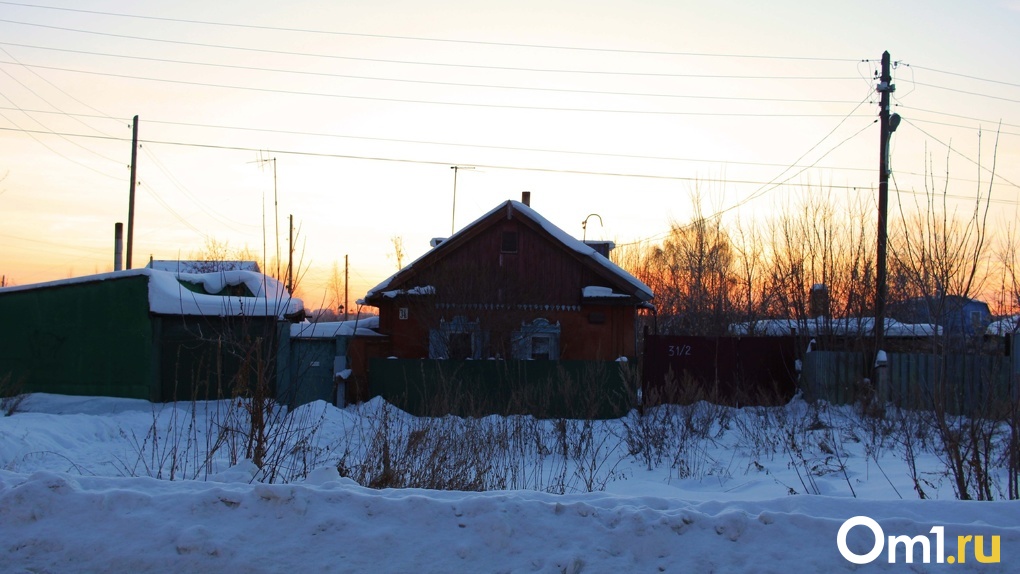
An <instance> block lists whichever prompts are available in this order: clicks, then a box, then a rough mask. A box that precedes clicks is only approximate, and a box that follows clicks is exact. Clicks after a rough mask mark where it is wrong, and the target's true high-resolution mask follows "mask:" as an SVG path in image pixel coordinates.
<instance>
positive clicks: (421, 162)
mask: <svg viewBox="0 0 1020 574" xmlns="http://www.w3.org/2000/svg"><path fill="white" fill-rule="evenodd" d="M869 125H870V124H869ZM0 131H20V132H31V133H36V134H45V135H64V136H68V137H83V138H94V139H105V140H115V141H130V139H128V138H117V137H109V136H97V135H91V134H72V133H64V134H57V133H56V132H45V131H33V130H23V129H15V128H3V127H0ZM142 143H145V144H149V145H172V146H184V147H194V148H201V149H213V150H228V151H244V152H253V153H257V152H263V153H271V154H280V155H296V156H304V157H321V158H331V159H349V160H363V161H382V162H393V163H407V164H418V165H436V166H443V167H449V166H450V164H451V162H450V161H449V160H443V161H430V160H418V159H406V158H393V157H381V156H361V155H350V154H334V153H325V152H311V151H302V150H287V149H266V148H253V147H243V146H227V145H216V144H201V143H192V142H178V141H160V140H143V141H142ZM472 165H473V166H474V167H478V168H483V169H502V170H508V171H534V172H542V173H562V174H573V175H593V176H607V177H631V178H641V179H658V180H669V181H690V182H705V181H707V180H706V179H705V178H702V177H681V176H670V175H657V174H647V173H627V172H608V171H586V170H571V169H553V168H542V167H528V166H513V165H500V164H484V163H473V164H472ZM719 181H720V182H721V183H729V184H740V185H769V184H771V183H772V182H762V181H751V180H733V179H727V180H719ZM784 185H789V186H793V187H811V185H810V184H795V183H786V184H784ZM829 187H830V188H832V189H858V188H859V187H860V186H852V185H846V186H840V185H831V186H829Z"/></svg>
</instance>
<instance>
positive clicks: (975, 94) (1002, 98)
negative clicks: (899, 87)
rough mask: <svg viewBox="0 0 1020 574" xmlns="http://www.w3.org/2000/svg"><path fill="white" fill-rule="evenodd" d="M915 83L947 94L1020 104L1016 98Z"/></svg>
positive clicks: (1019, 100)
mask: <svg viewBox="0 0 1020 574" xmlns="http://www.w3.org/2000/svg"><path fill="white" fill-rule="evenodd" d="M913 83H914V84H915V85H918V86H924V87H926V88H935V89H938V90H946V91H947V92H955V93H957V94H965V95H968V96H977V97H979V98H989V99H992V100H999V101H1002V102H1009V103H1011V104H1020V99H1016V98H1004V97H1002V96H993V95H991V94H982V93H979V92H970V91H967V90H961V89H959V88H948V87H946V86H939V85H937V84H927V83H924V82H918V81H914V82H913Z"/></svg>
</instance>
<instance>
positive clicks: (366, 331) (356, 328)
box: [290, 316, 382, 339]
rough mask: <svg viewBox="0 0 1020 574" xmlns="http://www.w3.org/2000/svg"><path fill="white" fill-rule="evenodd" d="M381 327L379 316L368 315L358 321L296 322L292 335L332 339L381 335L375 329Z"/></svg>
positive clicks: (292, 327)
mask: <svg viewBox="0 0 1020 574" xmlns="http://www.w3.org/2000/svg"><path fill="white" fill-rule="evenodd" d="M378 328H379V317H378V316H375V317H367V318H365V319H359V320H357V321H319V322H317V323H311V322H307V321H306V322H304V323H294V324H293V325H291V326H290V336H291V338H294V339H332V338H334V337H338V336H348V337H349V336H351V335H357V336H359V337H376V336H379V337H381V336H382V335H380V334H379V333H377V332H375V331H374V329H378Z"/></svg>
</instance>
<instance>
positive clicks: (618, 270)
mask: <svg viewBox="0 0 1020 574" xmlns="http://www.w3.org/2000/svg"><path fill="white" fill-rule="evenodd" d="M507 208H510V209H513V211H514V212H516V213H518V214H519V215H522V216H524V217H525V218H527V219H530V220H531V221H534V222H535V223H537V224H538V225H539V226H540V227H542V229H544V230H545V231H546V232H547V233H549V235H551V236H553V237H554V238H556V239H557V240H558V241H559V242H560V243H562V244H563V245H565V246H566V247H568V248H569V249H571V250H573V251H575V252H577V253H579V254H581V255H583V256H586V257H589V258H591V260H592V261H594V262H595V263H596V264H598V265H599V266H600V267H602V268H603V269H605V270H606V271H607V272H609V273H610V274H611V275H614V276H616V277H618V278H620V279H622V280H623V281H625V282H626V283H628V284H629V285H631V286H632V287H633V288H634V291H635V292H636V295H635V296H637V297H638V298H639V299H642V300H644V301H648V300H651V299H652V297H653V294H652V290H651V289H650V288H649V287H648V286H647V285H645V284H644V283H642V282H641V281H640V280H639V279H638V278H637V277H634V276H633V275H631V274H630V273H628V272H627V271H626V270H624V269H623V268H622V267H620V266H619V265H617V264H615V263H613V262H612V261H610V260H609V259H607V258H606V257H605V256H603V255H602V254H601V253H599V252H598V251H597V250H595V248H594V247H592V246H590V245H587V244H585V243H584V242H583V241H581V240H580V239H577V238H575V237H573V236H572V235H570V234H569V233H567V232H566V231H563V230H562V229H560V228H559V227H557V226H556V225H554V224H553V223H552V222H551V221H549V220H548V219H546V218H545V217H542V216H541V215H540V214H539V213H538V212H537V211H535V210H534V209H532V208H531V207H529V206H527V205H524V204H523V203H521V202H519V201H514V200H512V199H511V200H507V201H505V202H503V203H501V204H499V205H497V206H496V207H494V208H492V209H491V210H489V211H488V213H486V214H485V215H483V216H481V217H479V218H478V219H476V220H474V221H472V222H471V223H470V224H468V225H466V226H464V227H463V228H461V229H460V230H459V231H457V233H454V234H453V235H451V236H450V237H449V238H447V239H446V240H444V241H442V242H439V243H438V244H437V245H435V246H433V248H432V250H435V249H440V248H442V247H444V246H446V245H447V244H449V243H451V241H452V240H453V239H455V238H456V237H457V236H459V235H461V234H462V233H464V232H465V231H467V230H469V229H471V228H472V227H474V226H475V225H478V224H479V223H481V222H482V221H484V220H485V219H488V218H489V217H491V216H492V215H493V214H495V213H497V212H500V211H503V210H505V209H507ZM432 250H429V251H426V252H425V253H424V254H423V255H422V256H421V257H418V258H417V259H415V260H414V261H412V262H411V263H410V264H409V265H408V266H407V267H413V266H414V265H415V264H417V263H418V262H419V261H420V260H421V259H422V258H424V257H425V256H427V255H428V254H429V253H431V252H432ZM407 267H405V269H406V268H407ZM399 273H400V271H398V272H397V273H394V274H393V275H390V276H389V277H387V278H386V279H385V280H384V281H383V282H382V283H380V284H378V285H376V286H375V287H373V288H372V289H370V290H369V291H368V293H367V294H366V295H365V299H368V298H371V297H372V296H373V295H375V294H376V293H379V292H381V291H383V290H385V289H386V288H387V287H389V286H390V283H391V282H392V281H393V279H394V277H396V276H397V274H399Z"/></svg>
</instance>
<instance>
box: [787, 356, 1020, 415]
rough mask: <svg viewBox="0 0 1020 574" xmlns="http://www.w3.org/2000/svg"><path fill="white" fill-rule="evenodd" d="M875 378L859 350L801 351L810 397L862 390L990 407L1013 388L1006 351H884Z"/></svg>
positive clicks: (904, 401) (960, 406)
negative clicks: (883, 364)
mask: <svg viewBox="0 0 1020 574" xmlns="http://www.w3.org/2000/svg"><path fill="white" fill-rule="evenodd" d="M887 358H888V362H887V366H886V368H885V373H884V375H881V376H882V379H880V380H872V379H874V378H875V374H876V373H875V372H874V370H873V369H871V368H870V366H871V365H870V364H869V362H868V360H869V357H868V356H867V355H865V354H864V353H852V352H838V351H814V352H811V353H807V354H806V355H805V356H804V362H803V371H802V373H801V380H800V386H801V389H802V390H803V391H804V393H805V395H806V396H807V397H809V398H812V399H820V400H826V401H829V402H832V403H835V404H847V403H852V402H855V401H858V400H861V399H862V398H863V397H865V395H866V394H867V393H873V394H874V395H873V396H874V398H876V399H877V400H879V401H881V402H882V403H893V404H896V405H898V406H903V407H907V408H918V409H930V408H932V407H934V406H940V407H944V408H945V409H946V410H947V411H949V412H953V413H971V412H982V413H989V412H990V411H991V412H992V413H994V412H995V411H996V410H997V409H999V408H1005V406H1006V405H1008V403H1009V401H1010V400H1011V397H1012V396H1013V395H1012V393H1013V392H1015V389H1014V387H1015V386H1016V385H1015V381H1014V378H1015V375H1014V374H1013V365H1012V361H1011V357H1009V356H1005V355H995V354H992V355H979V354H970V355H967V354H942V355H938V354H926V353H889V354H888V355H887Z"/></svg>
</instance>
